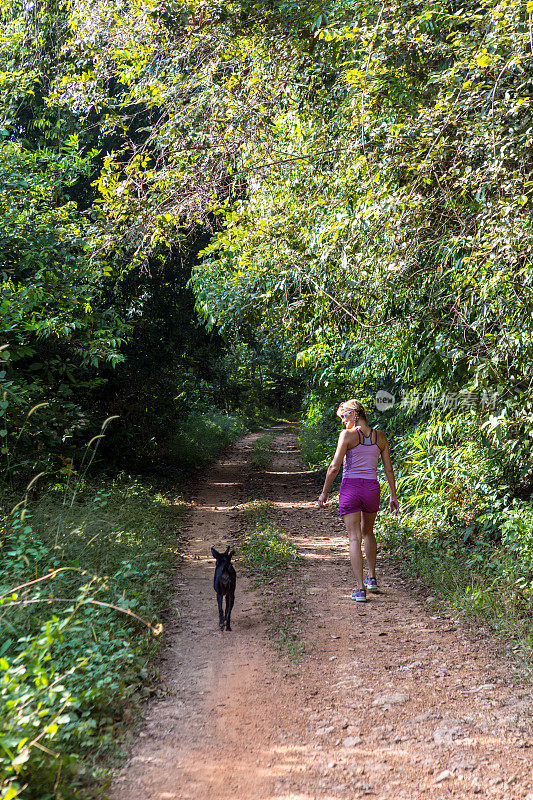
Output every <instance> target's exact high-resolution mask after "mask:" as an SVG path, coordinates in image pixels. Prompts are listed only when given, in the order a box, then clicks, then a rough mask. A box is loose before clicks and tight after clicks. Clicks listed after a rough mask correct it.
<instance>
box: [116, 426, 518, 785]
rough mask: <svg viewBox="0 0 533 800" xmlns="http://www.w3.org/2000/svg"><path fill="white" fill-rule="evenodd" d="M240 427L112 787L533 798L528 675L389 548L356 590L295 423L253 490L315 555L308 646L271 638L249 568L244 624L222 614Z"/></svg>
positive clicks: (192, 542) (212, 489)
mask: <svg viewBox="0 0 533 800" xmlns="http://www.w3.org/2000/svg"><path fill="white" fill-rule="evenodd" d="M257 435H258V434H252V435H250V436H248V437H246V438H245V439H243V440H242V441H241V442H239V443H238V444H237V445H236V446H235V447H234V448H233V449H232V450H231V451H230V452H229V453H228V454H227V455H226V456H225V457H224V458H223V459H222V460H221V461H220V462H219V463H218V464H216V465H215V466H214V467H212V468H211V470H210V471H209V473H208V474H207V475H206V476H205V478H204V479H203V480H202V482H201V484H200V485H199V487H198V491H197V496H196V503H195V505H194V507H193V509H192V511H191V515H190V522H189V527H188V545H187V550H186V553H185V559H184V564H183V569H182V570H181V571H180V576H179V586H178V587H177V597H176V603H175V604H176V605H177V606H178V607H179V611H180V616H179V617H178V616H177V615H176V618H175V619H174V620H172V621H171V622H170V625H169V632H168V644H167V647H166V650H165V653H164V655H163V660H162V663H161V672H162V677H163V679H164V683H165V685H166V686H167V687H168V692H167V693H166V694H165V696H164V697H162V698H161V699H159V700H156V701H155V702H154V703H153V704H152V705H151V706H150V707H149V708H147V711H146V718H145V720H144V721H143V723H142V724H141V726H140V733H139V734H138V735H137V738H136V743H135V746H134V747H133V750H132V752H131V755H130V757H129V759H128V761H127V762H126V764H125V765H124V768H123V769H122V771H121V773H120V774H119V775H118V776H117V779H116V780H115V782H114V785H113V787H112V792H111V797H112V800H230V798H231V799H232V800H233V798H242V800H345V798H347V799H348V800H355V798H362V797H373V798H376V800H396V798H408V799H409V800H418V799H419V798H428V799H429V798H431V800H444V798H450V797H455V798H471V797H472V798H484V797H486V798H498V799H499V800H526V798H527V800H533V779H532V773H533V731H532V726H531V721H532V710H533V704H532V697H531V687H530V686H526V685H520V683H517V681H516V678H515V677H514V676H513V674H512V673H511V671H510V667H509V665H508V664H507V663H505V662H504V661H501V660H498V658H497V656H496V654H495V647H494V645H493V644H491V642H490V641H489V640H488V639H486V638H485V637H481V638H480V637H479V636H474V635H473V634H472V633H471V632H469V631H467V630H466V629H465V628H463V627H462V626H461V625H460V624H459V623H457V622H453V621H452V620H451V618H449V617H447V616H445V615H443V614H439V613H437V612H435V611H434V610H432V605H433V604H431V603H427V602H425V600H424V598H421V597H420V595H419V594H413V593H412V592H410V591H409V589H408V588H407V587H406V585H405V582H404V581H402V579H401V577H400V575H399V574H398V573H397V571H396V570H395V569H394V567H393V566H392V565H391V564H390V562H388V561H387V560H386V559H384V558H380V559H379V562H378V568H379V573H378V578H379V581H380V586H381V589H382V591H381V593H380V594H376V595H373V596H371V600H370V602H368V603H367V604H365V605H363V604H357V605H356V604H355V603H353V601H351V600H350V595H351V590H352V584H351V575H350V569H349V563H348V558H347V543H346V538H345V535H344V531H343V526H342V523H341V521H340V520H339V519H338V512H337V509H335V508H333V507H331V508H328V509H325V510H324V511H322V512H319V511H317V509H316V508H315V507H314V505H313V504H312V500H313V499H314V496H315V494H316V485H315V482H314V480H313V476H312V474H311V473H308V472H307V471H305V470H304V468H303V467H302V465H301V463H300V460H299V457H298V452H297V448H296V436H295V433H294V431H293V429H287V428H285V429H280V430H279V432H278V435H277V437H276V439H275V441H274V444H273V457H272V464H271V467H270V468H269V470H267V471H266V472H265V473H263V474H262V475H260V476H258V477H257V478H256V479H255V484H254V485H255V489H256V491H257V490H259V492H260V493H261V494H262V495H263V496H264V497H266V498H268V499H269V500H271V501H272V502H273V503H274V504H275V507H276V509H277V512H276V513H277V515H278V517H279V525H280V527H282V528H283V529H284V530H285V531H286V532H287V533H289V534H290V535H291V536H292V538H293V541H294V542H295V544H296V546H297V548H298V550H299V552H300V554H301V555H302V557H303V559H304V568H303V570H302V576H301V577H302V580H303V581H304V583H305V586H306V594H305V600H304V605H305V610H304V616H303V621H302V622H303V628H304V640H305V643H306V651H305V653H304V655H303V657H302V659H301V661H300V663H299V665H295V664H294V662H292V661H290V659H288V658H286V657H282V656H279V654H278V653H276V651H275V650H274V649H273V648H272V646H271V644H270V642H269V639H268V621H269V620H268V617H269V615H268V595H265V596H264V597H263V599H261V598H260V597H259V596H258V595H257V594H256V593H254V592H253V591H251V590H250V587H249V585H248V583H247V581H246V579H245V578H243V576H242V575H239V580H238V586H237V595H236V603H235V609H234V613H233V617H232V623H233V632H231V633H222V632H220V631H219V630H218V626H217V610H216V598H215V594H214V592H213V588H212V576H213V571H214V561H213V559H212V557H211V555H210V548H211V545H212V544H216V545H219V546H222V545H224V546H225V545H226V544H234V543H236V542H238V539H239V535H240V532H241V530H242V521H241V516H242V504H243V503H244V502H245V501H246V500H248V499H249V497H247V496H246V492H247V488H249V484H247V475H248V473H249V470H248V467H247V457H248V453H249V449H250V446H251V444H252V443H253V441H254V439H255V438H256V437H257Z"/></svg>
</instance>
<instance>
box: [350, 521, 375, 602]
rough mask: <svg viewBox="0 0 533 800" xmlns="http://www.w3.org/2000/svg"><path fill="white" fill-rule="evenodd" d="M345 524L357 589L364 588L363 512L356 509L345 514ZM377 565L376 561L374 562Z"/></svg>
mask: <svg viewBox="0 0 533 800" xmlns="http://www.w3.org/2000/svg"><path fill="white" fill-rule="evenodd" d="M343 520H344V524H345V525H346V532H347V533H348V540H349V542H350V563H351V565H352V570H353V574H354V577H355V583H356V588H357V589H362V588H363V554H362V552H361V540H362V533H361V512H360V511H355V512H354V513H353V514H344V516H343ZM374 566H375V562H374Z"/></svg>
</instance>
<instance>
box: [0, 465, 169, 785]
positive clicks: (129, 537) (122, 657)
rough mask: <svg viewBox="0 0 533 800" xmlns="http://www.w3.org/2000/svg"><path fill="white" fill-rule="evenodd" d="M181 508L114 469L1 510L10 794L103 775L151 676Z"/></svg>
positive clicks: (2, 670) (5, 771) (3, 695)
mask: <svg viewBox="0 0 533 800" xmlns="http://www.w3.org/2000/svg"><path fill="white" fill-rule="evenodd" d="M183 508H184V506H183V504H182V503H181V502H180V501H179V500H177V499H169V498H167V497H165V496H163V495H162V494H160V493H158V492H157V491H156V489H155V488H154V487H151V486H150V485H149V484H147V483H146V482H140V481H137V480H134V479H132V478H128V477H126V476H117V477H116V478H114V479H113V480H94V479H92V480H84V481H83V482H82V484H81V485H80V483H78V482H77V481H75V480H74V481H73V482H71V484H70V486H69V485H68V484H66V483H64V482H61V483H57V484H56V485H54V486H50V487H49V489H48V491H47V492H44V493H43V494H42V495H41V496H40V497H39V498H38V499H36V500H34V501H33V502H32V503H29V504H28V505H27V506H23V507H19V508H18V509H17V510H16V511H14V512H13V513H12V514H10V515H7V516H5V517H4V518H3V520H2V540H1V541H2V544H1V548H0V574H1V575H2V579H1V585H0V629H1V631H2V637H1V638H2V641H1V644H0V709H1V715H0V716H1V720H2V722H1V727H0V775H1V782H0V787H1V795H0V796H1V797H2V798H3V800H10V798H13V797H17V796H19V795H22V796H24V797H27V798H35V800H44V798H53V797H64V798H71V797H72V798H73V797H84V798H87V797H91V796H92V794H93V791H94V792H95V793H97V791H98V790H99V787H100V788H101V784H102V781H103V782H104V783H105V770H103V767H102V764H103V761H102V756H103V755H105V754H107V755H110V754H112V753H113V748H114V747H115V746H116V741H117V739H120V735H121V730H122V726H123V725H124V723H125V722H126V723H131V721H132V720H133V719H134V716H135V711H136V708H138V707H139V704H140V703H141V702H142V701H143V699H144V698H146V697H147V696H148V695H149V694H150V692H151V691H153V688H152V687H153V686H154V683H155V681H156V675H155V673H154V668H153V666H152V665H151V659H152V658H153V656H154V655H155V654H156V653H157V651H158V649H159V647H160V642H161V639H162V636H161V635H160V634H161V631H162V625H161V616H162V613H164V609H165V608H166V606H167V605H168V601H169V592H170V587H171V576H172V572H173V570H174V569H175V568H176V566H177V565H178V564H179V549H180V544H179V526H180V521H181V518H182V513H183ZM95 781H96V783H95Z"/></svg>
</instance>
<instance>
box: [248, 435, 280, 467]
mask: <svg viewBox="0 0 533 800" xmlns="http://www.w3.org/2000/svg"><path fill="white" fill-rule="evenodd" d="M275 437H276V434H275V433H265V434H264V435H263V436H260V437H259V438H258V439H256V440H255V442H254V443H253V444H252V447H251V451H250V458H249V462H250V466H251V468H252V469H255V470H264V469H266V468H267V467H268V465H269V463H270V445H271V444H272V441H273V439H274V438H275Z"/></svg>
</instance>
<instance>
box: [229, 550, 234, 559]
mask: <svg viewBox="0 0 533 800" xmlns="http://www.w3.org/2000/svg"><path fill="white" fill-rule="evenodd" d="M234 555H235V550H232V551H231V553H230V554H229V557H230V558H233V556H234Z"/></svg>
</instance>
